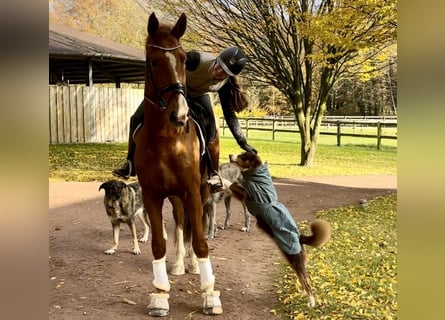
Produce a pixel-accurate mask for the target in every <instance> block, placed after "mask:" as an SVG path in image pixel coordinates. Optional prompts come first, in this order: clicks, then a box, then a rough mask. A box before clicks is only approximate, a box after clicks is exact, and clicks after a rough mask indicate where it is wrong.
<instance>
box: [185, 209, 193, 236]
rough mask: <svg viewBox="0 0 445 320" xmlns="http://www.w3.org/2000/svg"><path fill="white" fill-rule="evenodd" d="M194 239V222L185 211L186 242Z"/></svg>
mask: <svg viewBox="0 0 445 320" xmlns="http://www.w3.org/2000/svg"><path fill="white" fill-rule="evenodd" d="M191 240H192V223H191V221H190V216H189V215H188V214H187V211H184V242H190V241H191Z"/></svg>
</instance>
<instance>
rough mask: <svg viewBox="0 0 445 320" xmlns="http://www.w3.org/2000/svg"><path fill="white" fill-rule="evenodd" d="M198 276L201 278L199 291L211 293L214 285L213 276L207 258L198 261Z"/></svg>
mask: <svg viewBox="0 0 445 320" xmlns="http://www.w3.org/2000/svg"><path fill="white" fill-rule="evenodd" d="M198 263H199V275H200V277H201V290H205V291H206V292H212V291H213V287H214V285H215V276H214V275H213V270H212V264H211V263H210V259H209V258H201V259H198Z"/></svg>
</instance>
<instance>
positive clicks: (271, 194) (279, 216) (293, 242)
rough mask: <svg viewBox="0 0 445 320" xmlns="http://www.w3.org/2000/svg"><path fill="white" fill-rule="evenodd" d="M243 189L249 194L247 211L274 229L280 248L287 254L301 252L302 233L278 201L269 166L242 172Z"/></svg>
mask: <svg viewBox="0 0 445 320" xmlns="http://www.w3.org/2000/svg"><path fill="white" fill-rule="evenodd" d="M241 173H242V175H243V178H244V181H243V182H242V184H243V187H244V188H245V189H246V191H247V194H248V200H246V206H247V209H249V212H250V213H251V214H252V215H253V216H257V215H259V216H261V218H263V220H264V221H265V222H266V223H267V224H268V225H269V227H270V228H271V229H272V232H273V235H274V238H275V240H276V242H277V243H278V246H279V247H280V248H281V249H282V250H283V251H284V252H285V253H287V254H298V253H300V251H301V245H300V232H299V230H298V227H297V224H296V223H295V220H294V219H293V218H292V216H291V214H290V213H289V210H287V208H286V207H285V206H284V204H282V203H281V202H279V201H278V196H277V191H276V189H275V186H274V185H273V182H272V178H271V176H270V173H269V169H268V167H267V164H263V165H261V166H260V167H258V168H254V169H250V170H246V171H241Z"/></svg>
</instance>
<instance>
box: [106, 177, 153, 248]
mask: <svg viewBox="0 0 445 320" xmlns="http://www.w3.org/2000/svg"><path fill="white" fill-rule="evenodd" d="M101 189H104V190H105V196H104V206H105V210H106V212H107V215H108V218H109V219H110V221H111V225H112V227H113V246H112V247H111V248H110V249H108V250H105V251H104V253H105V254H113V253H115V252H116V250H117V246H118V245H119V231H120V224H121V222H125V223H126V224H128V226H129V227H130V231H131V235H132V238H133V253H134V254H140V253H141V250H140V249H139V244H138V239H137V233H136V224H135V218H136V217H138V218H139V219H140V221H141V222H142V224H143V225H144V235H143V236H142V237H141V238H140V239H139V242H147V240H148V233H149V231H150V225H149V223H148V217H147V213H146V212H145V209H144V205H143V203H142V190H141V186H140V185H139V183H131V184H128V185H127V184H126V183H124V182H122V181H118V180H109V181H107V182H104V183H102V184H101V185H100V187H99V191H100V190H101Z"/></svg>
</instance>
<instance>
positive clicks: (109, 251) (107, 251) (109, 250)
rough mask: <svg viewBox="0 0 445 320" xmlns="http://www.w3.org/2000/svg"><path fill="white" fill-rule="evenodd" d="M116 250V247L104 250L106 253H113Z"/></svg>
mask: <svg viewBox="0 0 445 320" xmlns="http://www.w3.org/2000/svg"><path fill="white" fill-rule="evenodd" d="M115 252H116V249H114V248H111V249H108V250H105V251H104V253H105V254H113V253H115Z"/></svg>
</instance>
